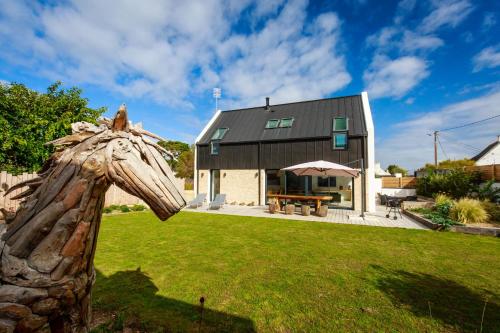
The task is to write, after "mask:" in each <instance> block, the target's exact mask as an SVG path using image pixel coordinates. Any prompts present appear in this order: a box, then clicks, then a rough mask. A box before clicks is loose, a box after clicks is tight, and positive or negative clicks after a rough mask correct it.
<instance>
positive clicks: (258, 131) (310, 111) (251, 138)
mask: <svg viewBox="0 0 500 333" xmlns="http://www.w3.org/2000/svg"><path fill="white" fill-rule="evenodd" d="M270 108H271V111H268V110H266V108H265V106H260V107H254V108H248V109H239V110H229V111H223V112H221V113H220V114H219V115H218V116H217V117H216V118H215V119H214V121H213V123H212V124H211V125H210V126H209V127H208V128H207V130H206V132H205V133H204V134H203V135H202V136H201V138H200V140H199V141H198V142H197V144H208V143H210V139H211V138H212V135H213V134H214V132H215V131H216V130H217V129H218V128H223V127H225V128H228V129H229V130H228V131H227V133H226V135H225V136H224V137H223V138H222V140H220V142H221V143H238V142H258V141H275V140H293V139H305V138H324V137H330V136H331V133H332V126H333V125H332V123H333V118H334V117H347V118H348V119H349V135H350V136H364V135H367V130H366V123H365V119H364V115H363V105H362V101H361V95H354V96H346V97H335V98H326V99H319V100H313V101H304V102H295V103H286V104H278V105H271V106H270ZM281 118H294V121H293V125H292V126H291V127H289V128H272V129H271V128H270V129H266V128H265V126H266V122H267V121H268V120H270V119H281Z"/></svg>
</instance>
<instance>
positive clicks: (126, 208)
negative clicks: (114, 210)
mask: <svg viewBox="0 0 500 333" xmlns="http://www.w3.org/2000/svg"><path fill="white" fill-rule="evenodd" d="M120 211H121V212H122V213H128V212H130V208H129V206H127V205H121V206H120Z"/></svg>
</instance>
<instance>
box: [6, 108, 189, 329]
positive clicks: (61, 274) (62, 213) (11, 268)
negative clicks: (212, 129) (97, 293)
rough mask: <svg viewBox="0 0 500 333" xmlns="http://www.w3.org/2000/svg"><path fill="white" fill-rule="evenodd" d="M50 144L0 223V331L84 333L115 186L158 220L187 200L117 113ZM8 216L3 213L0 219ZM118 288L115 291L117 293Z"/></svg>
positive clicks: (155, 153) (151, 147)
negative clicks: (104, 217)
mask: <svg viewBox="0 0 500 333" xmlns="http://www.w3.org/2000/svg"><path fill="white" fill-rule="evenodd" d="M72 129H73V134H72V135H69V136H66V137H63V138H60V139H57V140H55V141H52V142H50V144H53V145H55V147H56V152H55V153H54V154H53V155H52V157H51V158H50V159H49V160H48V161H47V162H46V163H45V165H44V167H43V168H42V170H41V171H40V172H39V173H38V178H36V179H32V180H29V181H26V182H24V183H20V184H17V185H15V186H13V187H12V188H11V189H9V191H13V190H15V189H16V188H21V187H26V186H27V187H28V190H27V191H25V192H24V193H21V194H20V195H18V196H17V197H16V198H17V199H19V198H24V200H23V203H22V204H21V207H20V208H19V209H18V210H17V212H16V214H14V215H12V214H11V215H9V214H8V213H7V214H6V216H5V220H6V221H5V223H1V224H0V234H2V237H1V241H0V251H1V270H0V279H1V285H0V332H12V331H16V332H36V331H39V330H44V331H48V329H50V331H51V332H87V331H88V329H89V320H90V291H91V288H92V285H93V283H94V279H95V271H94V267H93V258H94V253H95V250H96V240H97V234H98V232H99V225H100V221H101V211H102V208H103V205H104V196H105V193H106V190H107V189H108V187H109V186H110V185H111V184H112V183H115V184H117V185H118V186H119V187H120V188H122V189H123V190H125V191H127V192H128V193H130V194H132V195H135V196H137V197H140V198H141V199H143V200H144V201H145V202H146V203H147V204H148V205H149V206H150V207H151V209H152V210H153V211H154V212H155V214H156V215H157V216H158V217H159V218H160V219H162V220H166V219H167V218H169V217H170V216H172V215H174V214H175V213H177V212H178V211H179V210H180V209H181V208H182V207H183V206H184V205H185V200H184V198H183V196H182V195H181V193H180V191H179V190H178V189H177V188H176V186H175V185H174V183H173V180H174V176H173V174H172V171H171V170H170V168H169V166H168V164H167V163H166V162H165V159H164V156H163V155H162V154H165V153H168V152H166V151H165V150H164V149H163V148H161V147H160V146H158V145H157V144H156V143H154V142H152V141H150V140H148V139H147V138H146V136H150V137H153V138H157V139H159V138H158V137H156V136H155V135H154V134H152V133H149V132H147V131H145V130H143V129H142V128H140V127H138V126H132V125H131V124H130V123H129V121H128V119H127V111H126V109H125V107H124V106H122V107H120V109H119V110H118V113H117V114H116V116H115V118H114V119H113V120H106V119H105V120H102V121H101V124H100V125H99V126H95V125H93V124H89V123H85V122H80V123H75V124H73V125H72ZM4 213H6V212H4ZM117 287H118V286H117Z"/></svg>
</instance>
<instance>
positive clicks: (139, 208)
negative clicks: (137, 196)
mask: <svg viewBox="0 0 500 333" xmlns="http://www.w3.org/2000/svg"><path fill="white" fill-rule="evenodd" d="M130 209H131V210H132V211H134V212H142V211H143V210H145V209H146V207H144V206H143V205H133V206H132V208H130Z"/></svg>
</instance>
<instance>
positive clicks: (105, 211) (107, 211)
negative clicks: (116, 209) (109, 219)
mask: <svg viewBox="0 0 500 333" xmlns="http://www.w3.org/2000/svg"><path fill="white" fill-rule="evenodd" d="M102 212H103V213H104V214H109V213H112V212H113V210H112V209H111V208H110V207H104V208H103V209H102Z"/></svg>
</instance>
